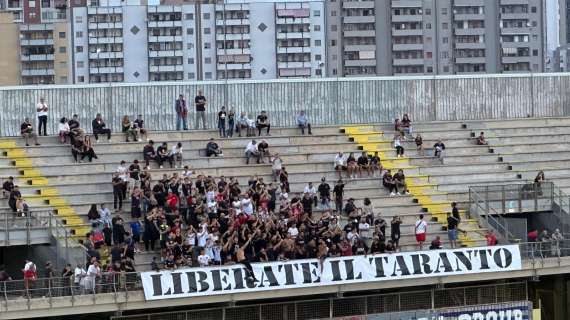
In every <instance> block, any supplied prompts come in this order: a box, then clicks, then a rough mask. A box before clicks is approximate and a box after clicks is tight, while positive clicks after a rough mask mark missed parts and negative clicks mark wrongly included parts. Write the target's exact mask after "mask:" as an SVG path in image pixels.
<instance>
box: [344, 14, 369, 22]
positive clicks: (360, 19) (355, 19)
mask: <svg viewBox="0 0 570 320" xmlns="http://www.w3.org/2000/svg"><path fill="white" fill-rule="evenodd" d="M375 21H376V18H375V17H374V16H349V17H343V18H342V22H344V23H374V22H375Z"/></svg>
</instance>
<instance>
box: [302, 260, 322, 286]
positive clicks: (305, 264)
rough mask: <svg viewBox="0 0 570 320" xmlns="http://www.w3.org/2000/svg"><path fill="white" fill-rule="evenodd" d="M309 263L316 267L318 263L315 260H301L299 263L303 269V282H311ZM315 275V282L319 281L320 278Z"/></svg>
mask: <svg viewBox="0 0 570 320" xmlns="http://www.w3.org/2000/svg"><path fill="white" fill-rule="evenodd" d="M311 265H312V266H313V267H316V268H318V267H319V264H318V263H317V262H303V263H301V270H302V271H303V283H313V276H312V275H311ZM315 276H317V279H316V280H315V281H314V282H315V283H318V282H321V278H320V277H319V276H318V275H316V274H315Z"/></svg>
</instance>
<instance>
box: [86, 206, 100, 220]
mask: <svg viewBox="0 0 570 320" xmlns="http://www.w3.org/2000/svg"><path fill="white" fill-rule="evenodd" d="M87 218H88V219H89V221H90V222H91V223H99V222H101V215H100V214H99V210H97V205H96V204H92V205H91V207H90V208H89V212H87Z"/></svg>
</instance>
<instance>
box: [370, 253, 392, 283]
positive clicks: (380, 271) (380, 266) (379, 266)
mask: <svg viewBox="0 0 570 320" xmlns="http://www.w3.org/2000/svg"><path fill="white" fill-rule="evenodd" d="M384 261H385V262H388V257H376V258H368V262H369V263H370V264H372V263H373V262H374V266H375V268H376V276H375V277H376V278H384V277H386V275H385V274H384Z"/></svg>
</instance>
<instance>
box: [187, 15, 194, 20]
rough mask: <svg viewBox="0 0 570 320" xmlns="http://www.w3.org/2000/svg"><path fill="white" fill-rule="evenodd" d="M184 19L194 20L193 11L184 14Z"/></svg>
mask: <svg viewBox="0 0 570 320" xmlns="http://www.w3.org/2000/svg"><path fill="white" fill-rule="evenodd" d="M185 18H186V20H194V14H193V13H187V14H186V15H185Z"/></svg>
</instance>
